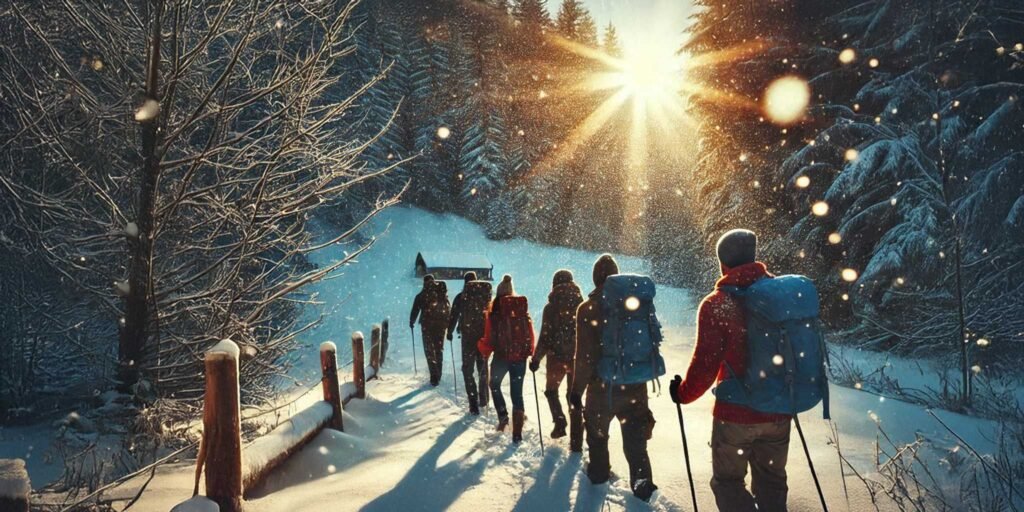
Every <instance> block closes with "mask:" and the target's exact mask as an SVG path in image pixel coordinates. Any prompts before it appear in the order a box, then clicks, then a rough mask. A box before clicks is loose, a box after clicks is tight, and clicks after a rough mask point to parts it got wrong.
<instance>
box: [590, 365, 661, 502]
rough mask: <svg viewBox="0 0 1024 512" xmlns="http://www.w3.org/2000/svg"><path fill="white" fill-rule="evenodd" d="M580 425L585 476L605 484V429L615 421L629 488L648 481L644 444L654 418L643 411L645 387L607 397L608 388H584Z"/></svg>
mask: <svg viewBox="0 0 1024 512" xmlns="http://www.w3.org/2000/svg"><path fill="white" fill-rule="evenodd" d="M583 414H584V416H585V418H586V422H585V424H584V426H585V428H586V430H587V447H588V448H589V449H590V463H589V464H588V465H587V476H588V477H589V478H590V481H591V482H593V483H595V484H600V483H604V482H606V481H608V476H609V472H610V471H611V464H610V463H609V460H608V436H609V431H608V429H609V427H611V422H612V419H613V418H618V420H619V427H620V428H621V429H622V451H623V452H624V453H625V454H626V462H627V463H629V487H630V489H635V488H636V486H637V484H638V483H639V481H640V480H644V479H646V480H650V479H651V458H650V457H649V456H648V455H647V440H648V439H650V438H651V431H652V430H653V429H654V416H653V415H652V414H651V410H650V409H648V408H647V385H646V384H629V385H626V386H621V387H619V388H616V389H615V390H613V392H611V393H609V391H608V387H607V386H606V385H605V384H604V383H603V382H601V381H600V379H594V380H593V381H592V382H591V383H590V385H589V386H588V387H587V401H586V404H585V405H584V413H583Z"/></svg>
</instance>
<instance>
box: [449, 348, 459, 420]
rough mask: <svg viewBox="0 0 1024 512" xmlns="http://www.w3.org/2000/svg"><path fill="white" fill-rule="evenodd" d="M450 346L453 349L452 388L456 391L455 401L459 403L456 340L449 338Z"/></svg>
mask: <svg viewBox="0 0 1024 512" xmlns="http://www.w3.org/2000/svg"><path fill="white" fill-rule="evenodd" d="M448 348H450V349H452V389H453V390H454V391H455V395H454V398H455V403H456V404H458V403H459V379H458V378H457V377H456V376H455V341H453V340H450V339H449V340H448Z"/></svg>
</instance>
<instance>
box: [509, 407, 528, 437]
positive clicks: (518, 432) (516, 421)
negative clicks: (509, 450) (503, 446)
mask: <svg viewBox="0 0 1024 512" xmlns="http://www.w3.org/2000/svg"><path fill="white" fill-rule="evenodd" d="M523 423H526V413H525V412H524V411H512V442H513V443H518V442H520V441H522V440H523Z"/></svg>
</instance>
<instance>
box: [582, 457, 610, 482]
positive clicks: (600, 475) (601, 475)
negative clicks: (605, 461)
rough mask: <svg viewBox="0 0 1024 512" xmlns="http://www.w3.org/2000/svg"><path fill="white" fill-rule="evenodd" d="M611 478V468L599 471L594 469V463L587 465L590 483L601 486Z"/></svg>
mask: <svg viewBox="0 0 1024 512" xmlns="http://www.w3.org/2000/svg"><path fill="white" fill-rule="evenodd" d="M610 476H611V468H609V467H607V466H606V467H605V468H604V469H599V468H595V467H594V463H593V462H588V463H587V478H588V479H589V480H590V483H592V484H594V485H601V484H603V483H606V482H607V481H608V478H609V477H610Z"/></svg>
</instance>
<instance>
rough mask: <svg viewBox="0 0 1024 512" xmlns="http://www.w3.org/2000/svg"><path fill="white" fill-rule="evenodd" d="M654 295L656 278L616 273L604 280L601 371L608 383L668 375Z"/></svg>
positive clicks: (640, 381) (643, 379)
mask: <svg viewBox="0 0 1024 512" xmlns="http://www.w3.org/2000/svg"><path fill="white" fill-rule="evenodd" d="M654 294H655V290H654V281H652V280H651V278H649V277H646V276H638V275H634V274H616V275H613V276H609V277H608V279H607V280H606V281H605V282H604V288H603V290H602V293H601V298H600V304H601V313H602V317H603V318H604V326H603V328H602V329H601V359H600V360H599V361H598V363H597V374H598V376H599V377H601V380H603V381H605V382H606V383H609V384H640V383H645V382H648V381H652V380H655V379H657V378H658V377H660V376H662V375H664V374H665V360H664V359H663V358H662V357H661V352H660V351H659V350H658V347H659V346H660V345H661V340H662V335H661V323H660V322H658V317H657V315H655V314H654Z"/></svg>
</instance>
